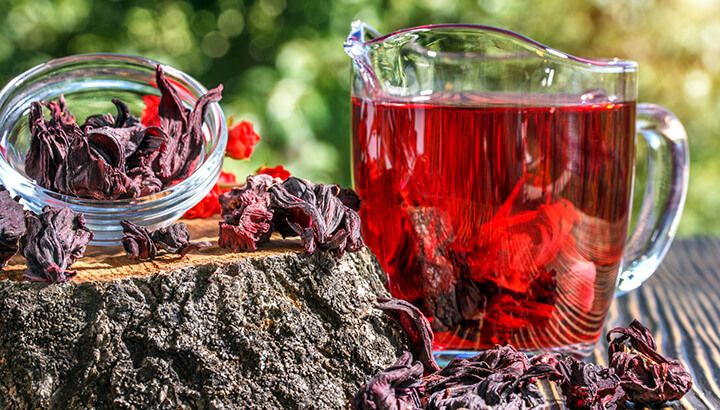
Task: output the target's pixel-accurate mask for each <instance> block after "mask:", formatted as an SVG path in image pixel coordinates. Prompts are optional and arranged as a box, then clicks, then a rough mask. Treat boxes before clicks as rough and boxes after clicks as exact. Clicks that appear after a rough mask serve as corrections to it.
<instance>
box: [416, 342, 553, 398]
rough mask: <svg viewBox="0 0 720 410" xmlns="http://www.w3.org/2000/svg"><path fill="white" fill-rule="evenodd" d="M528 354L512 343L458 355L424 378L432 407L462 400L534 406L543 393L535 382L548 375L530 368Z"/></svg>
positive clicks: (424, 385)
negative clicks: (471, 355)
mask: <svg viewBox="0 0 720 410" xmlns="http://www.w3.org/2000/svg"><path fill="white" fill-rule="evenodd" d="M530 369H531V366H530V362H529V360H528V358H527V356H526V355H525V354H524V353H522V352H518V351H517V350H515V348H513V347H512V346H496V347H495V348H493V349H490V350H487V351H485V352H483V353H480V354H478V355H476V356H473V357H471V358H468V359H456V360H453V361H452V362H450V363H449V364H448V365H447V366H446V367H445V368H444V369H442V370H441V371H440V372H438V373H436V374H433V375H430V376H427V377H425V378H424V379H423V387H424V392H425V394H426V395H427V396H428V406H427V408H431V409H442V408H454V407H450V406H454V405H457V404H458V403H461V404H467V403H469V404H471V405H480V406H481V407H478V408H483V409H484V408H508V409H510V408H512V409H521V408H534V407H535V406H537V405H539V404H541V403H542V401H543V396H542V394H541V392H540V391H539V389H538V388H537V386H536V385H535V384H534V383H535V380H536V379H537V378H542V377H546V376H547V374H546V372H544V371H543V372H540V371H538V369H533V370H532V371H530Z"/></svg>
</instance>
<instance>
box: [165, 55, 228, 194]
mask: <svg viewBox="0 0 720 410" xmlns="http://www.w3.org/2000/svg"><path fill="white" fill-rule="evenodd" d="M156 74H157V75H156V80H157V84H158V88H159V89H160V92H161V93H162V96H161V98H160V105H159V107H158V115H159V116H160V129H162V130H163V132H164V133H165V135H167V141H166V143H165V144H164V146H163V148H162V149H161V150H160V155H159V156H158V158H157V162H156V164H157V167H158V168H157V169H156V172H157V175H158V177H159V178H160V180H162V181H163V182H164V183H165V184H169V183H172V182H174V181H178V180H182V179H185V178H186V177H187V176H188V175H189V173H190V170H191V169H192V167H193V166H194V164H195V160H196V159H197V158H198V157H199V156H200V153H201V150H202V147H203V144H204V142H205V138H204V135H203V132H202V124H203V119H204V118H205V112H206V111H207V108H208V106H209V105H210V104H211V103H214V102H218V101H220V99H221V95H222V89H223V87H222V85H219V86H217V87H215V88H213V89H211V90H210V91H208V92H207V94H205V95H203V96H202V97H200V98H199V99H198V100H197V102H196V103H195V107H194V108H193V109H192V110H188V109H187V108H185V106H184V105H183V102H182V99H181V98H180V96H179V93H178V91H177V89H176V88H175V86H173V85H172V83H171V82H170V81H169V80H168V79H167V78H166V77H165V74H164V71H163V69H162V67H161V66H160V65H158V66H157V69H156Z"/></svg>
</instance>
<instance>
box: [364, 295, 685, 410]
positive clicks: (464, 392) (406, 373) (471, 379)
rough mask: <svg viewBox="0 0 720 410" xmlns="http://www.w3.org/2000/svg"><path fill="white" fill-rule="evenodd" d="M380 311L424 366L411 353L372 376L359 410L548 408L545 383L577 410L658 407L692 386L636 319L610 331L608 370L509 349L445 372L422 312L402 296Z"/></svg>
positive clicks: (464, 361) (491, 352)
mask: <svg viewBox="0 0 720 410" xmlns="http://www.w3.org/2000/svg"><path fill="white" fill-rule="evenodd" d="M379 308H380V309H382V310H383V311H384V312H386V313H387V314H388V315H389V316H390V317H391V318H393V319H394V320H395V321H396V322H397V323H398V324H399V325H400V326H401V327H402V328H403V330H404V331H405V332H406V334H407V336H408V340H409V344H410V346H411V348H412V349H413V350H414V353H415V357H417V358H418V361H414V360H413V355H412V354H411V353H409V352H406V353H404V354H403V355H402V356H400V358H398V360H397V361H396V362H395V364H394V365H392V366H391V367H389V368H387V369H385V370H383V371H381V372H380V373H378V374H377V375H375V376H374V377H372V378H371V379H370V380H369V381H368V382H367V383H366V384H365V385H363V386H362V387H361V388H360V390H359V391H358V393H357V394H356V395H355V397H354V398H353V401H352V408H353V409H355V410H370V409H372V410H389V409H438V410H439V409H446V410H451V409H470V410H475V409H494V408H502V409H531V408H544V407H542V406H544V405H545V404H546V399H545V397H544V395H543V394H542V392H541V391H540V388H539V387H538V385H537V382H538V381H539V380H547V381H551V382H554V383H555V384H556V385H557V386H558V387H559V388H560V391H561V392H562V394H563V395H564V398H565V404H566V405H567V406H568V407H569V408H571V409H591V410H603V409H610V410H612V409H618V408H624V407H625V406H626V403H627V402H632V403H635V404H639V405H652V406H654V405H659V404H662V403H664V402H666V401H671V400H677V399H680V398H681V397H683V396H684V395H685V393H687V392H688V391H689V390H690V388H691V387H692V377H691V376H690V374H689V373H688V371H687V370H686V369H685V368H684V367H683V365H682V364H681V363H680V362H678V361H677V360H672V359H667V358H665V357H663V356H662V355H661V354H660V353H658V352H657V346H656V345H655V341H654V339H653V337H652V334H651V333H650V331H649V330H648V329H647V328H646V327H645V326H643V325H642V324H640V323H639V322H638V321H633V322H632V323H630V325H629V326H628V327H618V328H615V329H612V330H611V331H610V332H608V335H607V339H608V342H609V349H608V356H609V362H610V367H604V366H600V365H596V364H592V363H585V362H582V361H580V360H577V359H576V358H574V357H572V356H563V355H560V354H557V353H547V354H542V355H539V356H535V357H533V358H529V357H528V356H526V355H525V354H524V353H522V352H518V351H517V350H516V349H515V348H514V347H512V346H509V345H507V346H496V347H495V348H493V349H490V350H487V351H485V352H483V353H480V354H478V355H476V356H474V357H471V358H468V359H455V360H453V361H452V362H450V363H449V364H448V365H447V366H446V367H445V368H443V369H442V370H440V369H439V367H438V365H437V364H436V363H435V361H434V358H433V355H432V351H431V346H432V331H431V330H430V324H429V323H428V322H427V320H426V319H425V317H424V316H423V315H422V313H421V312H420V311H419V310H418V309H417V308H416V307H414V306H413V305H412V304H410V303H408V302H405V301H401V300H397V299H392V300H386V301H383V302H382V303H381V304H380V305H379Z"/></svg>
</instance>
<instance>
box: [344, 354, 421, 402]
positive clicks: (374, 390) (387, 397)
mask: <svg viewBox="0 0 720 410" xmlns="http://www.w3.org/2000/svg"><path fill="white" fill-rule="evenodd" d="M422 374H423V365H422V364H420V362H414V363H413V360H412V355H411V354H410V353H408V352H405V353H403V354H402V356H400V357H399V358H398V359H397V361H396V362H395V364H393V365H392V366H390V367H388V368H387V369H385V370H383V371H381V372H380V373H378V374H376V375H375V376H373V377H372V378H371V379H370V380H369V381H368V382H367V383H365V385H363V386H362V387H361V388H360V390H359V391H358V392H357V394H355V397H353V400H352V403H351V404H352V405H351V408H352V409H353V410H380V409H388V410H389V409H394V410H415V409H422V407H421V405H420V396H419V394H418V387H419V385H420V377H422Z"/></svg>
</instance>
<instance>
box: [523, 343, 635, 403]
mask: <svg viewBox="0 0 720 410" xmlns="http://www.w3.org/2000/svg"><path fill="white" fill-rule="evenodd" d="M543 356H545V357H553V358H552V359H550V360H551V361H552V362H553V365H552V366H551V367H552V369H553V370H554V371H555V374H554V375H553V377H551V378H552V379H554V380H555V381H556V382H557V384H558V385H559V386H560V388H561V390H562V392H563V394H564V395H565V400H566V402H567V404H568V406H569V407H570V408H572V409H580V410H605V409H607V410H615V409H617V408H618V407H622V404H623V403H624V402H625V400H626V396H625V391H624V390H623V388H622V386H621V385H620V378H619V377H617V375H615V372H614V371H613V369H611V368H607V367H603V366H599V365H596V364H592V363H585V362H581V361H579V360H577V359H575V358H574V357H560V356H559V355H554V354H549V355H543ZM543 356H538V357H536V358H533V362H534V363H537V362H539V361H542V360H547V359H544V357H543Z"/></svg>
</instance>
